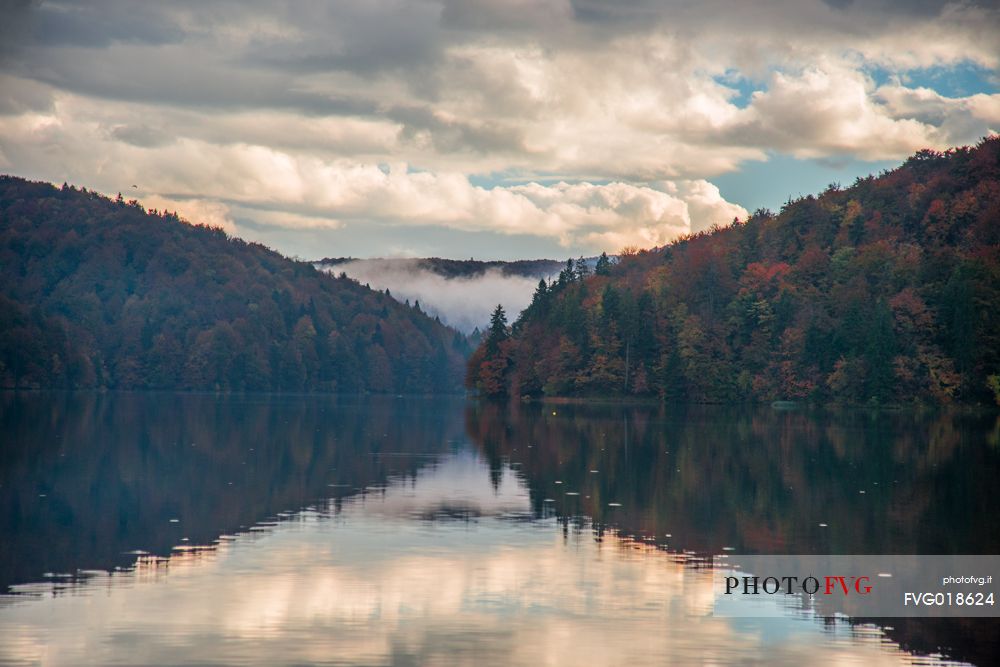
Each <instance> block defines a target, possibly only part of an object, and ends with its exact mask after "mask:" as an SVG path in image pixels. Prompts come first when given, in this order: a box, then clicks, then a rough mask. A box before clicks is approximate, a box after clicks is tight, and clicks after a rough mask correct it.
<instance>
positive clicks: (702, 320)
mask: <svg viewBox="0 0 1000 667" xmlns="http://www.w3.org/2000/svg"><path fill="white" fill-rule="evenodd" d="M594 274H595V272H594V271H591V269H590V267H589V266H588V267H584V268H583V269H582V270H581V269H579V268H578V267H577V268H576V269H573V267H570V269H568V270H566V271H564V272H563V273H562V274H560V277H559V279H558V280H556V281H555V282H554V283H553V284H552V285H551V286H549V287H540V288H539V289H538V290H537V291H536V293H535V295H534V297H533V300H532V303H531V304H530V305H529V306H528V308H526V309H525V310H524V312H523V313H522V314H521V316H520V318H519V319H518V320H517V321H516V322H515V323H514V324H513V326H512V327H510V328H509V329H508V328H507V327H505V326H504V325H505V318H504V317H503V313H497V314H496V317H495V318H494V323H493V326H492V327H491V330H490V333H489V335H488V336H487V338H486V340H485V341H484V342H483V344H482V345H481V346H480V347H479V349H478V350H477V351H476V353H475V354H474V355H473V356H472V357H471V359H470V361H469V365H468V368H467V386H468V387H469V388H470V389H472V390H474V391H476V392H478V393H480V394H483V395H487V396H523V395H529V396H532V395H550V396H553V395H554V396H602V397H604V396H657V397H660V398H662V399H666V400H677V401H703V402H725V401H740V400H749V401H774V400H808V401H826V400H834V401H844V402H851V403H874V404H882V403H898V402H909V401H922V402H931V403H942V402H949V401H956V400H957V401H972V402H990V403H992V402H993V401H994V400H995V401H997V402H998V403H1000V137H998V136H992V137H989V138H987V139H984V140H983V141H982V143H980V144H979V145H978V146H977V147H975V148H958V149H954V150H950V151H947V152H944V153H938V152H935V151H929V150H925V151H920V152H918V153H917V154H916V155H914V156H913V157H911V158H910V159H909V160H907V161H906V162H905V163H904V164H903V165H902V166H900V167H899V168H897V169H895V170H893V171H890V172H886V173H883V174H881V175H880V176H878V177H874V176H870V177H867V178H859V179H858V180H857V182H855V183H854V184H853V185H852V186H851V187H849V188H846V189H842V188H840V187H839V186H831V187H830V188H829V189H827V190H826V191H825V192H823V193H822V194H820V195H819V196H815V197H814V196H809V197H804V198H802V199H799V200H797V201H793V202H790V203H789V204H787V205H786V206H785V207H784V208H783V209H782V211H781V212H780V213H779V214H777V215H774V214H772V213H770V212H769V211H757V212H756V213H754V214H753V215H751V216H750V217H749V218H748V219H747V220H744V221H737V222H736V223H735V224H733V225H732V226H729V227H725V228H721V229H715V230H712V231H708V232H704V233H700V234H696V235H694V236H691V237H688V238H686V239H683V240H681V241H678V242H676V243H674V244H671V245H669V246H667V247H664V248H659V249H655V250H650V251H646V252H636V253H627V254H626V256H624V257H622V258H621V261H620V262H618V263H612V264H605V265H604V266H602V267H600V270H598V271H596V275H594Z"/></svg>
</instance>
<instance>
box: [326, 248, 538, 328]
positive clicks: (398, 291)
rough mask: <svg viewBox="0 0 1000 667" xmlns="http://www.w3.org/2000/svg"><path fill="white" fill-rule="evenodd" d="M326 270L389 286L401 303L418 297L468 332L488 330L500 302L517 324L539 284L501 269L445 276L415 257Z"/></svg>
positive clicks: (433, 312)
mask: <svg viewBox="0 0 1000 667" xmlns="http://www.w3.org/2000/svg"><path fill="white" fill-rule="evenodd" d="M322 268H324V269H326V270H328V271H330V272H331V273H335V274H338V275H339V274H340V273H341V272H344V273H346V274H347V275H348V276H350V277H351V278H354V279H355V280H357V281H358V282H360V283H362V284H364V283H367V284H369V285H370V286H371V287H372V288H373V289H378V290H382V291H384V290H386V289H388V290H389V291H390V293H391V294H392V296H393V297H394V298H396V299H397V300H398V301H405V300H409V301H410V303H411V304H412V303H413V302H414V301H419V302H420V308H421V309H422V310H423V311H424V312H426V313H429V314H430V315H432V316H433V315H437V316H438V317H440V318H441V321H442V322H444V323H445V324H447V325H449V326H451V327H454V328H455V329H458V330H459V331H462V332H465V333H471V332H472V331H473V329H475V328H476V327H479V328H480V329H481V330H482V329H485V328H486V325H487V324H489V321H490V315H491V314H492V312H493V309H494V308H496V305H497V304H498V303H500V304H503V307H504V310H506V311H507V319H508V321H511V322H513V321H514V320H515V319H517V316H518V314H519V313H520V312H521V311H522V310H523V309H524V308H526V307H527V306H528V304H529V303H531V295H532V294H533V293H534V291H535V288H536V287H537V286H538V278H537V277H534V278H533V277H526V276H516V275H514V276H511V275H504V274H503V272H502V271H501V270H500V269H498V268H490V269H487V270H486V272H485V273H482V274H479V275H475V276H470V277H456V278H446V277H444V276H442V275H439V274H437V273H434V272H433V271H428V270H427V269H425V268H423V267H421V266H419V260H416V259H413V260H411V259H359V260H353V261H350V262H345V263H343V264H333V265H330V264H327V265H324V266H323V267H322Z"/></svg>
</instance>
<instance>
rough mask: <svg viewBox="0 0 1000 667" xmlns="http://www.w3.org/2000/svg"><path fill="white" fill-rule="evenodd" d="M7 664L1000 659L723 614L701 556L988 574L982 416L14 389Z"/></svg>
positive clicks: (3, 476)
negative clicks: (978, 565) (970, 559)
mask: <svg viewBox="0 0 1000 667" xmlns="http://www.w3.org/2000/svg"><path fill="white" fill-rule="evenodd" d="M0 433H2V438H3V441H2V445H0V593H2V595H0V663H2V664H39V663H41V664H51V665H85V664H100V665H114V664H158V665H175V664H176V665H183V664H237V665H239V664H304V663H313V664H337V665H339V664H345V665H346V664H366V665H384V664H392V665H418V664H419V665H424V664H476V665H479V664H516V665H538V664H595V665H596V664H633V665H636V664H638V665H644V664H666V663H670V664H715V665H718V664H730V663H734V662H739V663H740V664H772V665H773V664H778V665H781V664H788V665H793V664H802V663H804V662H808V663H812V664H838V665H849V664H857V665H869V664H885V665H890V664H940V663H942V662H943V661H945V660H946V659H953V660H957V661H964V662H971V663H973V664H990V663H995V662H996V660H997V656H998V655H1000V643H998V635H1000V622H998V619H975V620H974V619H950V620H940V619H938V620H935V619H877V620H865V619H849V618H843V617H839V618H836V619H823V618H819V617H813V616H809V615H806V614H801V613H799V614H796V613H791V612H789V613H788V614H787V615H785V616H784V617H782V618H760V619H755V618H723V617H718V616H713V615H712V614H711V609H712V596H713V591H712V579H711V574H710V572H708V569H707V568H706V567H705V566H704V562H705V558H706V557H710V556H713V555H718V554H723V553H736V554H806V553H811V554H865V553H869V554H883V553H884V554H891V553H898V554H995V553H998V552H1000V549H998V547H1000V512H998V510H1000V501H998V499H997V493H996V482H997V479H998V478H1000V420H998V418H997V416H996V415H995V414H991V413H973V412H926V413H924V412H912V411H906V412H884V411H883V412H871V411H863V410H825V411H817V410H805V409H801V410H797V409H776V408H773V407H770V406H762V407H723V406H691V407H682V408H662V407H658V406H621V405H591V404H556V405H552V404H544V405H543V404H515V405H511V406H499V405H494V404H478V403H474V402H469V401H465V400H462V399H458V398H456V399H424V398H396V397H385V398H383V397H378V398H361V397H359V398H337V397H323V396H214V395H192V394H171V393H147V394H114V393H111V394H32V393H27V394H13V393H7V394H2V395H0Z"/></svg>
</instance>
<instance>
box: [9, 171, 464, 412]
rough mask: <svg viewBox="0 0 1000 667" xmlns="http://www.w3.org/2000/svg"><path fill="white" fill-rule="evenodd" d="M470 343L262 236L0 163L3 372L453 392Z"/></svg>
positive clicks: (98, 380)
mask: <svg viewBox="0 0 1000 667" xmlns="http://www.w3.org/2000/svg"><path fill="white" fill-rule="evenodd" d="M469 351H470V350H469V349H468V342H467V340H466V339H465V337H464V336H462V335H461V334H459V333H458V332H456V331H454V330H452V329H449V328H447V327H445V326H443V325H442V324H441V323H440V322H439V321H437V320H435V319H434V318H432V317H429V316H427V315H426V314H425V313H423V312H422V311H421V310H420V309H419V308H417V307H408V306H406V305H404V304H400V303H398V302H397V301H395V300H394V299H392V298H391V297H390V296H388V295H386V294H383V293H381V292H378V291H374V290H371V289H368V288H367V287H366V286H363V285H360V284H358V283H357V282H355V281H354V280H351V279H349V278H347V277H346V276H341V277H339V278H338V277H334V276H330V275H327V274H325V273H323V272H321V271H318V270H316V269H315V268H314V267H313V266H312V265H310V264H308V263H306V262H299V261H294V260H291V259H288V258H285V257H283V256H281V255H280V254H278V253H276V252H274V251H272V250H270V249H268V248H266V247H264V246H263V245H260V244H257V243H248V242H246V241H243V240H241V239H238V238H232V237H230V236H228V235H227V234H226V233H225V232H223V231H222V230H219V229H215V228H209V227H206V226H200V225H193V224H188V223H186V222H185V221H183V220H181V219H180V218H179V217H178V216H177V215H176V214H175V213H169V212H166V211H162V212H161V211H156V210H149V211H147V210H145V209H144V208H143V207H142V206H141V204H139V202H137V201H135V200H132V201H125V200H124V199H123V198H122V197H121V195H119V196H118V198H117V199H109V198H107V197H104V196H102V195H99V194H97V193H94V192H88V191H87V190H86V189H77V188H75V187H71V186H68V185H63V187H62V188H56V187H54V186H52V185H49V184H46V183H35V182H29V181H26V180H23V179H20V178H15V177H12V176H3V177H0V386H3V387H35V388H39V387H65V388H119V389H139V388H141V389H152V388H181V389H197V390H220V391H242V390H265V391H336V392H349V393H356V392H375V393H385V392H394V393H395V392H407V393H428V392H438V393H440V392H453V391H459V390H461V369H462V367H463V363H464V359H465V357H466V356H467V355H468V353H469Z"/></svg>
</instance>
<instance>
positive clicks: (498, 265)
mask: <svg viewBox="0 0 1000 667" xmlns="http://www.w3.org/2000/svg"><path fill="white" fill-rule="evenodd" d="M356 261H359V260H358V259H356V258H353V257H327V258H324V259H321V260H318V261H316V262H315V264H316V265H317V266H321V267H323V268H335V267H336V266H338V265H341V264H348V263H351V262H356ZM361 261H365V262H370V263H376V264H382V263H384V264H385V265H386V266H399V265H407V266H415V267H416V268H418V269H422V270H424V271H429V272H431V273H435V274H437V275H439V276H442V277H444V278H472V277H476V276H481V275H483V274H485V273H486V272H487V271H490V270H493V269H495V270H499V271H500V272H501V273H502V274H503V275H505V276H523V277H526V278H547V277H549V276H553V275H555V274H557V273H559V271H560V269H562V268H563V266H564V264H565V262H564V261H559V260H555V259H518V260H512V261H503V260H490V261H480V260H475V259H443V258H441V257H421V258H414V259H410V258H393V257H377V258H372V259H366V260H361Z"/></svg>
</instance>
